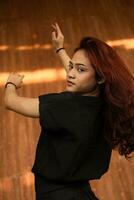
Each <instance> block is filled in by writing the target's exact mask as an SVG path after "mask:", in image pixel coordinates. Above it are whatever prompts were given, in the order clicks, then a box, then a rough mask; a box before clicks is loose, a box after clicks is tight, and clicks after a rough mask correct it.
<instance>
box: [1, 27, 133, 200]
mask: <svg viewBox="0 0 134 200" xmlns="http://www.w3.org/2000/svg"><path fill="white" fill-rule="evenodd" d="M52 27H53V32H52V43H53V46H54V48H55V50H56V52H57V54H58V55H59V57H60V59H61V61H62V63H63V66H64V67H65V70H66V75H67V77H66V79H67V85H66V91H63V92H60V93H48V94H43V95H40V96H39V97H38V98H25V97H19V96H18V95H17V93H16V89H18V88H20V87H21V86H22V79H23V76H21V75H18V74H11V75H10V76H9V77H8V80H7V83H6V86H5V105H6V108H7V109H10V110H12V111H15V112H17V113H20V114H22V115H25V116H28V117H35V118H39V120H40V125H41V134H40V138H39V141H38V144H37V150H36V157H35V162H34V165H33V167H32V170H31V171H32V172H33V173H34V175H35V191H36V199H37V200H43V199H45V200H47V199H48V200H51V199H53V200H57V199H58V200H59V199H60V200H62V199H64V200H73V199H74V200H88V199H89V200H90V199H91V200H95V199H98V198H97V197H96V196H95V194H94V193H93V191H92V190H91V187H90V183H89V181H90V180H93V179H100V177H101V176H102V175H103V174H104V173H106V172H107V171H108V168H109V163H110V158H111V152H112V149H117V150H118V151H119V153H120V154H121V155H124V156H125V157H126V158H127V157H128V154H130V153H131V152H133V150H134V133H133V126H134V124H133V119H134V108H133V105H134V86H133V77H132V75H131V74H130V73H129V71H128V70H127V68H126V67H125V65H124V64H123V63H122V61H121V59H120V58H119V56H118V55H117V54H116V52H115V51H114V50H113V49H112V48H111V47H110V46H108V45H107V44H106V43H104V42H102V41H100V40H98V39H96V38H93V37H86V38H83V39H82V40H81V42H80V45H79V47H78V48H76V49H75V52H74V54H73V57H72V59H70V58H69V56H68V55H67V53H66V51H65V49H64V47H63V44H64V37H63V34H62V32H61V30H60V28H59V26H58V24H57V23H55V24H53V25H52Z"/></svg>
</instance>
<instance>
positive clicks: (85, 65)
mask: <svg viewBox="0 0 134 200" xmlns="http://www.w3.org/2000/svg"><path fill="white" fill-rule="evenodd" d="M69 63H70V64H72V65H73V62H72V61H69ZM75 65H83V66H85V67H86V65H84V64H83V63H75Z"/></svg>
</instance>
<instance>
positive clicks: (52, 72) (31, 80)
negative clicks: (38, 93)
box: [0, 68, 66, 86]
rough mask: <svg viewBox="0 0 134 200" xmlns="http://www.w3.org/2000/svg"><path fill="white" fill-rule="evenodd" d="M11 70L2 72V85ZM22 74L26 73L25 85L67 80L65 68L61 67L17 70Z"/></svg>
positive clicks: (0, 80)
mask: <svg viewBox="0 0 134 200" xmlns="http://www.w3.org/2000/svg"><path fill="white" fill-rule="evenodd" d="M10 73H11V72H9V73H8V72H3V73H2V72H1V73H0V86H3V85H4V84H5V82H6V81H7V78H8V76H9V74H10ZM15 73H17V74H20V75H25V77H24V78H23V85H28V84H35V83H48V82H54V81H60V80H65V75H66V74H65V70H64V69H61V68H56V69H48V68H45V69H38V70H34V71H20V72H19V71H17V72H15Z"/></svg>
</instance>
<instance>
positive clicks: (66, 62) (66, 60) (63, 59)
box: [57, 49, 71, 71]
mask: <svg viewBox="0 0 134 200" xmlns="http://www.w3.org/2000/svg"><path fill="white" fill-rule="evenodd" d="M57 54H58V56H59V58H60V60H61V62H62V65H63V67H64V68H65V70H66V71H67V70H68V65H69V61H70V60H71V59H70V57H69V56H68V54H67V52H66V50H65V49H62V50H60V51H59V52H58V53H57Z"/></svg>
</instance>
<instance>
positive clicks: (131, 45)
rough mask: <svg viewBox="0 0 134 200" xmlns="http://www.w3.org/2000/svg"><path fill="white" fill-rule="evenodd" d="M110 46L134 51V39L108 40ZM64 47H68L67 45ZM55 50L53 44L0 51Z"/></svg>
mask: <svg viewBox="0 0 134 200" xmlns="http://www.w3.org/2000/svg"><path fill="white" fill-rule="evenodd" d="M106 43H107V44H109V45H110V46H117V47H118V46H121V47H123V48H125V49H134V38H128V39H119V40H108V41H106ZM64 46H68V44H65V45H64ZM50 49H53V46H52V45H51V44H38V43H36V44H33V45H19V46H11V45H0V51H7V50H15V51H31V50H50Z"/></svg>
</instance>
